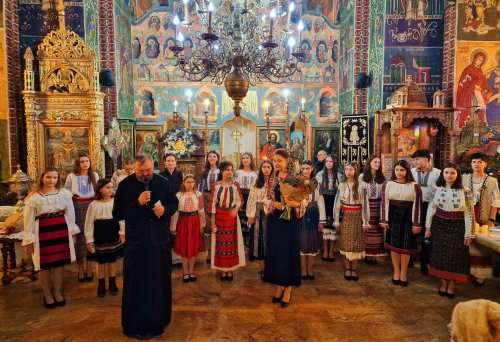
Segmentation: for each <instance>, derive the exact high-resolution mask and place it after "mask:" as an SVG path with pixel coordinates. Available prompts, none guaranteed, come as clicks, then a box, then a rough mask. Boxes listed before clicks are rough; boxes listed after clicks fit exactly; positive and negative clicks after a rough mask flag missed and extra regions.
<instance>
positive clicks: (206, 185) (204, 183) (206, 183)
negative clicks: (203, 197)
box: [198, 169, 220, 192]
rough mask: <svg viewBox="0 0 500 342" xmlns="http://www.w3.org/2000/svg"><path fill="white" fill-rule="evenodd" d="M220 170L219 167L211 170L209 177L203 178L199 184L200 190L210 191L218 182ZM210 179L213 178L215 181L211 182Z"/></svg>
mask: <svg viewBox="0 0 500 342" xmlns="http://www.w3.org/2000/svg"><path fill="white" fill-rule="evenodd" d="M219 173H220V170H219V169H213V170H209V171H208V174H207V177H206V178H204V179H202V180H201V181H200V183H199V184H198V191H199V192H204V191H206V192H209V191H210V189H211V188H212V185H213V184H215V183H216V182H217V177H218V176H219ZM210 179H213V180H214V181H213V182H210Z"/></svg>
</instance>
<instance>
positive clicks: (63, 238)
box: [38, 215, 71, 270]
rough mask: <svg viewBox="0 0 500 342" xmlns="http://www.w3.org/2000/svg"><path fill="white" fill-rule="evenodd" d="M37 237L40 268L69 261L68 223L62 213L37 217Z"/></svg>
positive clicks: (58, 265) (60, 264)
mask: <svg viewBox="0 0 500 342" xmlns="http://www.w3.org/2000/svg"><path fill="white" fill-rule="evenodd" d="M38 239H39V245H40V269H42V270H47V269H50V268H53V267H60V266H64V265H67V264H70V263H71V253H70V249H69V232H68V225H67V224H66V220H65V218H64V215H60V216H53V217H39V219H38Z"/></svg>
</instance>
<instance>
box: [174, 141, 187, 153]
mask: <svg viewBox="0 0 500 342" xmlns="http://www.w3.org/2000/svg"><path fill="white" fill-rule="evenodd" d="M174 150H175V151H176V152H180V153H183V152H185V151H186V143H185V142H184V141H182V140H177V141H176V142H175V144H174Z"/></svg>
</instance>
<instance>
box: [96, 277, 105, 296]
mask: <svg viewBox="0 0 500 342" xmlns="http://www.w3.org/2000/svg"><path fill="white" fill-rule="evenodd" d="M105 296H106V280H105V279H104V278H100V279H99V285H97V297H99V298H102V297H105Z"/></svg>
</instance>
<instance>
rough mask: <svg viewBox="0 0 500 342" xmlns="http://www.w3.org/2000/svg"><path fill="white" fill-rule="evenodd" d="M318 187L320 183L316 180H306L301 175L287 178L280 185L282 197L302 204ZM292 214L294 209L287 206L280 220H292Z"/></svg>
mask: <svg viewBox="0 0 500 342" xmlns="http://www.w3.org/2000/svg"><path fill="white" fill-rule="evenodd" d="M317 187H318V181H317V180H316V178H311V179H305V178H304V177H303V176H300V175H297V176H288V177H285V178H284V179H283V180H282V181H281V183H280V191H281V196H282V197H283V198H286V199H289V200H293V201H295V202H302V201H303V200H304V199H306V198H308V197H309V195H310V194H312V193H313V192H314V191H315V190H316V188H317ZM291 214H292V208H290V207H289V206H287V205H285V206H284V207H283V213H281V215H280V218H282V219H285V220H290V219H291V217H292V215H291Z"/></svg>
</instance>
